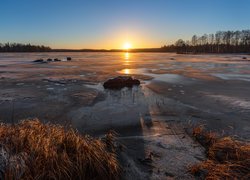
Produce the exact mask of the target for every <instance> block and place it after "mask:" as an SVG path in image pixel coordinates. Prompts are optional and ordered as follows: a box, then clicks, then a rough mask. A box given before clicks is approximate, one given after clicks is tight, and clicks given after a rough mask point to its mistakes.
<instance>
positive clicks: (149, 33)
mask: <svg viewBox="0 0 250 180" xmlns="http://www.w3.org/2000/svg"><path fill="white" fill-rule="evenodd" d="M249 9H250V0H89V1H84V0H2V1H1V2H0V42H2V43H4V42H21V43H32V44H44V45H48V46H51V47H52V48H75V49H78V48H107V49H109V48H121V47H122V44H123V43H124V42H127V41H128V42H130V43H131V44H132V46H133V47H160V46H161V45H163V44H166V43H173V42H174V41H175V40H176V39H178V38H183V39H189V38H190V37H191V36H192V35H193V34H198V35H201V34H204V33H213V32H216V31H217V30H242V29H249V28H250V20H249V19H250V10H249Z"/></svg>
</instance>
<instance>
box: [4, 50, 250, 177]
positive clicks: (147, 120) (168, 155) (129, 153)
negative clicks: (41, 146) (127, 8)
mask: <svg viewBox="0 0 250 180" xmlns="http://www.w3.org/2000/svg"><path fill="white" fill-rule="evenodd" d="M68 56H69V57H72V61H68V62H51V63H47V64H37V63H33V62H32V61H33V60H35V59H39V58H44V59H47V58H59V59H64V58H65V57H68ZM243 56H245V57H247V60H243V59H242V57H243ZM249 59H250V56H249V55H230V54H226V55H177V54H168V53H4V54H0V84H1V89H0V119H2V120H3V121H5V122H12V121H14V122H17V121H19V120H21V119H25V118H28V117H31V118H33V117H38V118H39V119H41V120H42V121H46V122H47V121H50V122H56V123H62V124H63V122H64V121H66V122H70V124H71V125H73V126H74V127H76V128H77V129H78V130H79V131H80V132H82V133H90V134H91V135H94V136H102V135H103V134H104V133H106V132H107V131H108V130H110V129H114V130H116V131H117V132H118V133H119V139H120V141H122V142H123V144H124V145H126V147H127V149H126V151H125V153H123V154H122V157H123V159H124V163H125V165H126V167H129V166H130V167H131V168H127V169H126V170H127V172H129V173H127V174H126V175H125V176H126V177H127V179H135V178H138V177H142V179H165V178H166V177H170V178H171V177H175V178H177V179H178V178H179V179H192V177H190V175H189V174H187V173H186V172H187V171H186V166H187V165H188V164H187V162H188V163H195V162H197V161H200V160H201V159H202V158H204V157H203V154H202V148H201V147H200V146H199V145H197V144H196V143H195V142H193V140H192V139H191V138H190V137H189V136H187V134H186V132H185V130H184V128H183V126H184V127H186V124H188V123H189V122H191V123H193V122H194V123H197V124H206V125H207V126H208V127H209V128H210V130H213V131H214V130H216V131H218V132H222V131H223V132H226V133H228V134H230V135H238V136H240V137H244V139H249V137H250V125H249V117H250V99H249V97H250V84H249V83H250V82H249V77H250V62H249V61H248V60H249ZM119 75H131V76H135V78H138V79H140V80H141V82H142V84H141V85H140V86H139V87H133V88H124V89H122V90H118V91H114V90H105V89H104V88H103V86H102V84H103V82H104V81H105V80H107V79H109V78H112V77H115V76H119ZM13 109H14V111H13ZM13 112H14V113H13ZM149 156H152V158H153V160H152V162H151V163H150V164H149V165H148V164H147V165H145V164H144V163H143V162H144V159H145V158H148V157H149ZM124 157H125V158H124ZM138 159H139V160H138ZM166 162H168V166H167V167H166ZM128 164H129V165H128Z"/></svg>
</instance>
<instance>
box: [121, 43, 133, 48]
mask: <svg viewBox="0 0 250 180" xmlns="http://www.w3.org/2000/svg"><path fill="white" fill-rule="evenodd" d="M131 47H132V45H131V44H130V43H129V42H126V43H124V45H123V48H124V49H126V50H128V49H130V48H131Z"/></svg>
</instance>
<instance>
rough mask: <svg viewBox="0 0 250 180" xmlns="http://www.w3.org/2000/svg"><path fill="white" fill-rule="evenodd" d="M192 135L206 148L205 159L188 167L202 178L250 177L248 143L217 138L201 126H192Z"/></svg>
mask: <svg viewBox="0 0 250 180" xmlns="http://www.w3.org/2000/svg"><path fill="white" fill-rule="evenodd" d="M193 135H194V137H195V138H196V140H198V141H199V142H200V143H201V144H202V145H204V147H205V148H206V150H207V157H208V159H207V160H206V161H203V162H201V163H200V164H197V165H194V166H192V167H191V168H190V171H191V173H192V174H194V175H197V176H199V177H200V178H202V179H208V180H210V179H250V144H248V143H246V142H240V141H237V140H235V139H232V138H231V137H224V138H218V137H217V136H216V135H215V134H214V133H207V132H205V131H204V130H203V128H202V127H201V126H200V127H196V128H194V131H193Z"/></svg>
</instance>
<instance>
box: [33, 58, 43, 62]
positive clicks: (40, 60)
mask: <svg viewBox="0 0 250 180" xmlns="http://www.w3.org/2000/svg"><path fill="white" fill-rule="evenodd" d="M33 62H37V63H45V61H44V60H43V59H37V60H34V61H33Z"/></svg>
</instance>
